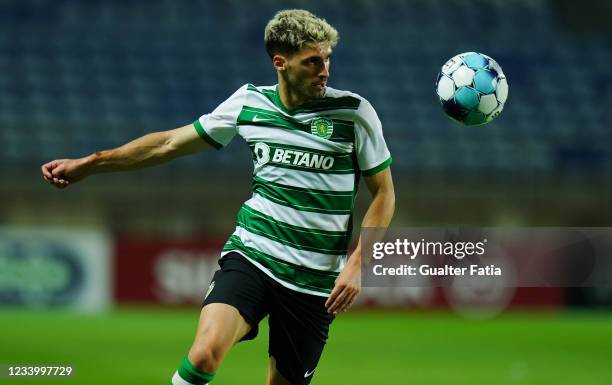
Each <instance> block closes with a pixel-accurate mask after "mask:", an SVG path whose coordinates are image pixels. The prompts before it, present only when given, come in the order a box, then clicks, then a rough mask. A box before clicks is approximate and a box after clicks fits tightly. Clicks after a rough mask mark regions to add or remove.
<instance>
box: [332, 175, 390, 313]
mask: <svg viewBox="0 0 612 385" xmlns="http://www.w3.org/2000/svg"><path fill="white" fill-rule="evenodd" d="M364 180H365V183H366V185H367V187H368V190H369V191H370V193H371V194H372V201H371V202H370V206H369V207H368V211H367V212H366V214H365V216H364V218H363V221H362V222H361V227H379V228H381V227H382V228H386V227H388V226H389V223H390V222H391V218H392V217H393V212H394V210H395V192H394V190H393V180H392V178H391V169H390V168H389V167H387V168H386V169H384V170H383V171H380V172H378V173H376V174H374V175H371V176H366V177H364ZM360 291H361V237H360V238H359V242H358V243H357V248H356V249H355V251H353V253H352V254H351V255H350V256H349V258H348V260H347V262H346V266H344V269H343V270H342V272H340V275H338V278H337V279H336V284H335V286H334V288H333V290H332V292H331V294H330V296H329V298H328V299H327V302H326V303H325V307H326V308H327V311H328V312H329V313H332V314H338V313H341V312H345V311H347V310H348V309H349V308H350V307H351V306H352V305H353V303H354V302H355V299H356V298H357V295H358V294H359V292H360Z"/></svg>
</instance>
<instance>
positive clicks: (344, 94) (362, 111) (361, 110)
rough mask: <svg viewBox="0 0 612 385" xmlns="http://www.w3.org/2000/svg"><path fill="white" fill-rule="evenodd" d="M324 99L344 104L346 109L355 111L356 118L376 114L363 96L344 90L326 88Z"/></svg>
mask: <svg viewBox="0 0 612 385" xmlns="http://www.w3.org/2000/svg"><path fill="white" fill-rule="evenodd" d="M325 98H330V99H334V100H336V103H340V104H344V105H345V106H347V107H350V108H351V109H353V110H355V113H356V115H357V117H359V116H364V115H366V116H367V115H371V114H376V112H375V111H374V107H372V104H371V103H370V102H369V101H368V100H367V99H366V98H364V97H363V96H361V95H359V94H357V93H355V92H352V91H346V90H338V89H335V88H332V87H327V89H326V91H325Z"/></svg>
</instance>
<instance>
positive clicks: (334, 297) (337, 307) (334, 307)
mask: <svg viewBox="0 0 612 385" xmlns="http://www.w3.org/2000/svg"><path fill="white" fill-rule="evenodd" d="M358 294H359V289H357V288H355V287H352V286H347V285H341V286H339V285H337V286H336V287H334V290H332V294H331V295H330V296H329V298H328V300H327V302H326V303H325V307H327V311H328V312H329V313H331V314H338V313H342V312H345V311H347V310H348V309H349V308H350V307H351V306H352V305H353V303H354V302H355V299H356V298H357V295H358Z"/></svg>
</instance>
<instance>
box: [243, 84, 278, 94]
mask: <svg viewBox="0 0 612 385" xmlns="http://www.w3.org/2000/svg"><path fill="white" fill-rule="evenodd" d="M240 89H244V91H245V92H255V93H264V94H265V93H270V92H272V93H273V92H275V90H276V86H275V85H274V86H257V85H255V84H252V83H247V84H245V85H243V86H242V87H240Z"/></svg>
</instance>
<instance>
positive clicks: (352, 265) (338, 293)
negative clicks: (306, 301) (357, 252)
mask: <svg viewBox="0 0 612 385" xmlns="http://www.w3.org/2000/svg"><path fill="white" fill-rule="evenodd" d="M356 260H357V258H349V262H348V263H347V264H346V266H344V269H342V272H340V275H338V278H336V285H335V286H334V289H333V290H332V292H331V294H330V296H329V298H328V299H327V302H325V307H326V308H327V311H328V312H329V313H331V314H338V313H342V312H345V311H347V310H348V309H349V308H350V307H351V306H353V303H354V302H355V299H356V298H357V295H358V294H359V292H360V291H361V266H360V262H358V261H357V262H351V261H356Z"/></svg>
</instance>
